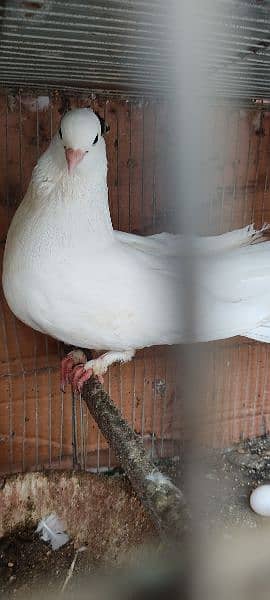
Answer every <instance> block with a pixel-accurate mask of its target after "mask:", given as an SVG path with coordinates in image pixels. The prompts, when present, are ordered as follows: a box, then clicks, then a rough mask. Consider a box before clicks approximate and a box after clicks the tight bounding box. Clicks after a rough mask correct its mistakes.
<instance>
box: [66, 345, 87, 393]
mask: <svg viewBox="0 0 270 600" xmlns="http://www.w3.org/2000/svg"><path fill="white" fill-rule="evenodd" d="M86 362H87V358H86V356H85V354H84V352H83V351H82V350H72V351H71V352H69V353H68V354H67V356H66V357H65V358H63V360H62V361H61V391H62V392H65V389H66V385H67V384H68V383H71V378H72V371H73V369H74V367H76V365H80V366H83V365H84V364H85V363H86Z"/></svg>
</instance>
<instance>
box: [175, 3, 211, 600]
mask: <svg viewBox="0 0 270 600" xmlns="http://www.w3.org/2000/svg"><path fill="white" fill-rule="evenodd" d="M173 6H174V10H173V12H172V14H171V18H172V21H173V23H174V24H176V26H175V27H174V48H173V52H172V54H173V56H174V61H173V65H172V67H173V68H172V73H173V77H174V78H175V81H174V82H173V85H172V88H173V89H174V90H175V89H176V94H175V97H174V98H173V101H172V105H173V110H172V115H170V118H171V119H172V120H173V124H174V130H175V140H176V142H175V144H174V147H173V148H172V149H169V151H170V152H171V154H172V155H171V157H170V158H171V160H170V163H171V168H173V170H174V175H173V177H174V179H175V190H176V195H177V198H178V229H179V231H180V232H181V233H183V234H185V235H186V236H187V242H186V243H187V247H186V252H185V257H182V258H181V260H180V262H179V268H180V281H181V284H180V290H179V319H180V331H182V334H183V337H184V339H185V340H187V342H193V341H196V339H197V335H196V333H197V331H196V330H197V324H198V321H197V315H198V314H199V312H198V310H197V309H198V302H199V297H200V294H199V280H198V274H199V272H198V269H199V265H198V263H197V260H196V257H195V256H192V241H191V240H192V236H193V235H199V234H203V233H204V232H205V230H206V226H207V223H208V206H209V196H210V189H211V172H210V170H209V162H208V161H207V156H208V150H209V149H208V148H207V143H208V140H209V136H208V129H209V122H210V117H211V113H210V111H211V100H212V99H213V90H211V86H210V82H209V81H208V80H207V64H208V60H207V52H206V41H207V39H208V33H209V31H208V25H207V23H208V19H205V18H204V16H203V15H204V12H205V11H206V14H209V13H210V14H211V13H212V11H213V5H212V2H205V1H203V2H202V1H201V0H182V1H181V2H177V1H176V2H174V5H173ZM164 151H166V148H164ZM204 352H205V349H204V346H203V345H197V344H195V343H191V344H190V343H187V344H186V345H185V347H184V351H183V352H181V360H182V361H184V370H183V373H184V381H182V382H181V386H182V389H183V414H184V426H185V430H186V432H187V433H186V436H185V437H187V439H188V441H187V443H186V446H185V453H184V465H185V472H184V480H185V485H184V488H185V491H186V496H187V500H188V504H189V506H190V508H191V511H192V518H193V536H192V540H191V544H190V546H189V547H188V548H187V556H188V565H187V569H188V570H189V571H190V572H189V574H188V575H189V582H190V583H189V592H190V595H191V596H192V598H196V599H197V598H199V597H200V587H199V584H198V582H199V579H200V577H199V576H198V574H199V572H200V563H201V554H200V549H201V548H202V546H203V536H202V535H201V531H202V525H203V523H202V521H201V515H202V511H201V505H202V502H203V500H202V498H206V496H205V495H204V494H202V493H201V492H202V489H201V488H202V486H203V483H202V482H203V477H202V476H201V473H202V472H203V467H204V465H203V457H202V454H201V451H200V430H201V424H202V419H203V416H204V407H203V403H204V402H205V397H206V394H205V393H204V387H205V385H206V382H205V378H204V369H203V365H205V360H204ZM179 383H180V382H179ZM177 409H178V410H180V406H179V403H178V406H177V408H176V410H177ZM200 482H201V483H200Z"/></svg>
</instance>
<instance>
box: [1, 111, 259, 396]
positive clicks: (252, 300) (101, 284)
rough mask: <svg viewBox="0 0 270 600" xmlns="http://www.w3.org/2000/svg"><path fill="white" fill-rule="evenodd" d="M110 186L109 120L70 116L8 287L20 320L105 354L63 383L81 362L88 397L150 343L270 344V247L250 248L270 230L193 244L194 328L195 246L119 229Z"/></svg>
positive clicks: (55, 144) (14, 234) (42, 170)
mask: <svg viewBox="0 0 270 600" xmlns="http://www.w3.org/2000/svg"><path fill="white" fill-rule="evenodd" d="M106 179H107V160H106V148H105V141H104V137H103V128H102V126H101V121H100V119H99V118H98V116H97V115H96V114H95V113H94V112H93V111H92V110H90V109H77V110H73V111H70V112H68V113H67V114H66V115H65V116H64V117H63V118H62V121H61V127H60V130H59V132H57V133H56V135H55V136H54V138H53V140H52V142H51V144H50V146H49V148H48V149H47V151H46V152H45V153H44V154H43V155H42V156H41V158H40V159H39V161H38V163H37V165H36V167H35V169H34V171H33V175H32V179H31V182H30V185H29V188H28V190H27V193H26V195H25V197H24V199H23V201H22V203H21V205H20V206H19V208H18V210H17V211H16V214H15V216H14V218H13V220H12V223H11V226H10V229H9V232H8V236H7V242H6V247H5V254H4V265H3V288H4V293H5V296H6V299H7V302H8V304H9V306H10V308H11V310H12V311H13V312H14V314H15V315H16V316H17V317H18V318H19V319H20V320H21V321H23V322H24V323H26V324H27V325H30V326H31V327H33V328H34V329H36V330H38V331H41V332H43V333H46V334H49V335H51V336H52V337H54V338H57V339H59V340H61V341H63V342H65V343H67V344H72V345H74V346H76V347H84V348H91V349H95V350H101V349H102V350H107V352H106V353H105V354H102V355H101V356H100V357H99V358H97V359H94V360H90V361H87V360H86V357H85V355H84V354H83V353H82V352H81V351H73V352H72V353H70V354H69V355H68V357H67V359H65V361H64V362H63V369H62V384H63V385H64V384H65V383H66V382H67V381H68V380H70V377H71V369H72V367H74V365H75V368H74V369H73V375H72V382H73V385H74V387H75V388H77V389H81V387H82V385H83V383H84V381H86V380H87V379H88V378H89V377H90V376H91V375H92V374H94V375H97V376H99V377H102V375H103V374H104V373H105V372H106V370H107V369H108V367H109V366H110V365H111V364H112V363H114V362H116V361H122V362H126V361H129V360H131V358H132V357H133V356H134V354H135V351H136V349H138V348H143V347H146V346H153V345H159V344H175V343H180V342H185V341H208V340H213V339H218V338H221V337H230V336H232V335H238V334H241V335H248V336H249V337H254V338H255V339H264V337H265V336H266V337H267V336H268V337H269V341H270V260H269V258H270V242H262V243H261V244H259V245H258V244H250V243H251V242H253V241H255V240H257V239H258V238H261V236H262V233H263V231H264V230H263V229H262V230H261V231H259V232H255V231H254V229H253V228H252V227H246V228H244V229H242V230H237V231H234V232H231V233H228V234H224V235H222V236H217V237H211V238H194V239H192V240H191V241H190V242H189V244H188V248H189V250H188V251H189V252H190V249H191V253H194V254H195V256H196V264H197V262H199V267H200V268H199V270H198V273H199V277H198V280H197V281H196V290H197V293H196V308H197V315H196V316H197V318H196V324H195V327H194V330H193V332H190V331H188V330H187V324H186V322H185V319H184V318H183V317H182V318H181V315H183V314H184V313H183V311H184V306H185V302H186V298H185V294H184V293H183V285H184V280H183V276H182V274H181V272H180V269H179V266H181V262H180V260H179V256H180V255H182V257H183V256H184V255H185V254H186V253H187V245H186V240H185V238H183V236H173V235H171V234H166V233H163V234H158V235H153V236H149V237H141V236H137V235H131V234H127V233H123V232H116V231H114V230H113V227H112V223H111V218H110V212H109V206H108V190H107V182H106ZM267 323H268V325H267ZM268 332H269V333H268Z"/></svg>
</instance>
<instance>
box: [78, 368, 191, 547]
mask: <svg viewBox="0 0 270 600" xmlns="http://www.w3.org/2000/svg"><path fill="white" fill-rule="evenodd" d="M82 398H83V400H84V401H85V403H86V405H87V407H88V409H89V411H90V413H91V415H92V416H93V418H94V419H95V421H96V422H97V424H98V426H99V428H100V430H101V432H102V434H103V435H104V437H105V438H106V440H107V442H108V443H109V445H110V446H111V447H112V448H113V450H114V452H115V454H116V456H117V458H118V460H119V462H120V464H121V466H122V467H123V469H124V471H125V473H126V475H127V477H128V478H129V480H130V482H131V485H132V486H133V488H134V490H135V492H136V493H137V495H138V497H139V498H140V500H141V502H142V503H143V505H144V506H145V508H146V509H148V511H150V513H151V515H152V519H153V521H154V523H155V525H156V526H157V528H158V529H159V531H160V533H161V534H162V535H163V536H164V535H165V536H166V537H168V538H170V539H177V540H179V539H181V538H182V537H183V535H184V534H185V533H186V531H187V529H188V521H189V516H188V511H187V507H186V503H185V499H184V496H183V494H182V492H181V491H180V490H179V489H178V488H177V487H176V486H175V485H174V484H173V483H172V482H171V481H170V479H169V478H168V477H165V476H164V475H163V474H162V473H161V472H160V471H158V469H157V468H156V467H155V465H154V463H153V462H152V461H151V460H150V459H149V458H148V457H147V454H146V451H145V449H144V446H143V443H142V441H141V438H140V437H139V436H138V435H137V434H136V433H135V432H134V431H133V430H132V429H131V428H130V427H129V425H128V424H127V423H126V421H125V420H124V419H123V418H122V417H121V415H120V413H119V411H118V409H117V408H116V406H115V404H114V403H113V401H112V400H111V398H110V397H109V395H108V394H107V393H106V392H105V390H104V389H103V387H102V386H101V384H100V383H99V382H98V381H97V380H96V379H93V378H91V379H90V380H89V381H87V382H86V383H85V384H84V386H83V390H82Z"/></svg>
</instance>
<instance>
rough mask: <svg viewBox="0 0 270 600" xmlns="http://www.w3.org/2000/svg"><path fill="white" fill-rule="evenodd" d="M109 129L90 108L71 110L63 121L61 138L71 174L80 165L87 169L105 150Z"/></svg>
mask: <svg viewBox="0 0 270 600" xmlns="http://www.w3.org/2000/svg"><path fill="white" fill-rule="evenodd" d="M106 131H108V127H107V126H106V125H105V122H104V120H103V119H101V117H99V115H97V114H96V113H95V112H94V111H93V110H91V109H89V108H78V109H75V110H71V111H69V112H68V113H66V114H65V115H64V117H63V118H62V120H61V124H60V129H59V137H60V139H61V142H62V144H63V148H64V151H65V155H66V161H67V167H68V172H69V174H70V173H72V171H73V170H74V169H75V168H76V167H77V165H79V164H80V166H85V167H86V168H87V166H88V164H90V162H92V161H93V158H94V157H95V156H96V157H97V156H98V153H99V150H98V149H100V146H101V145H102V149H103V148H104V141H103V137H102V136H103V133H106Z"/></svg>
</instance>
